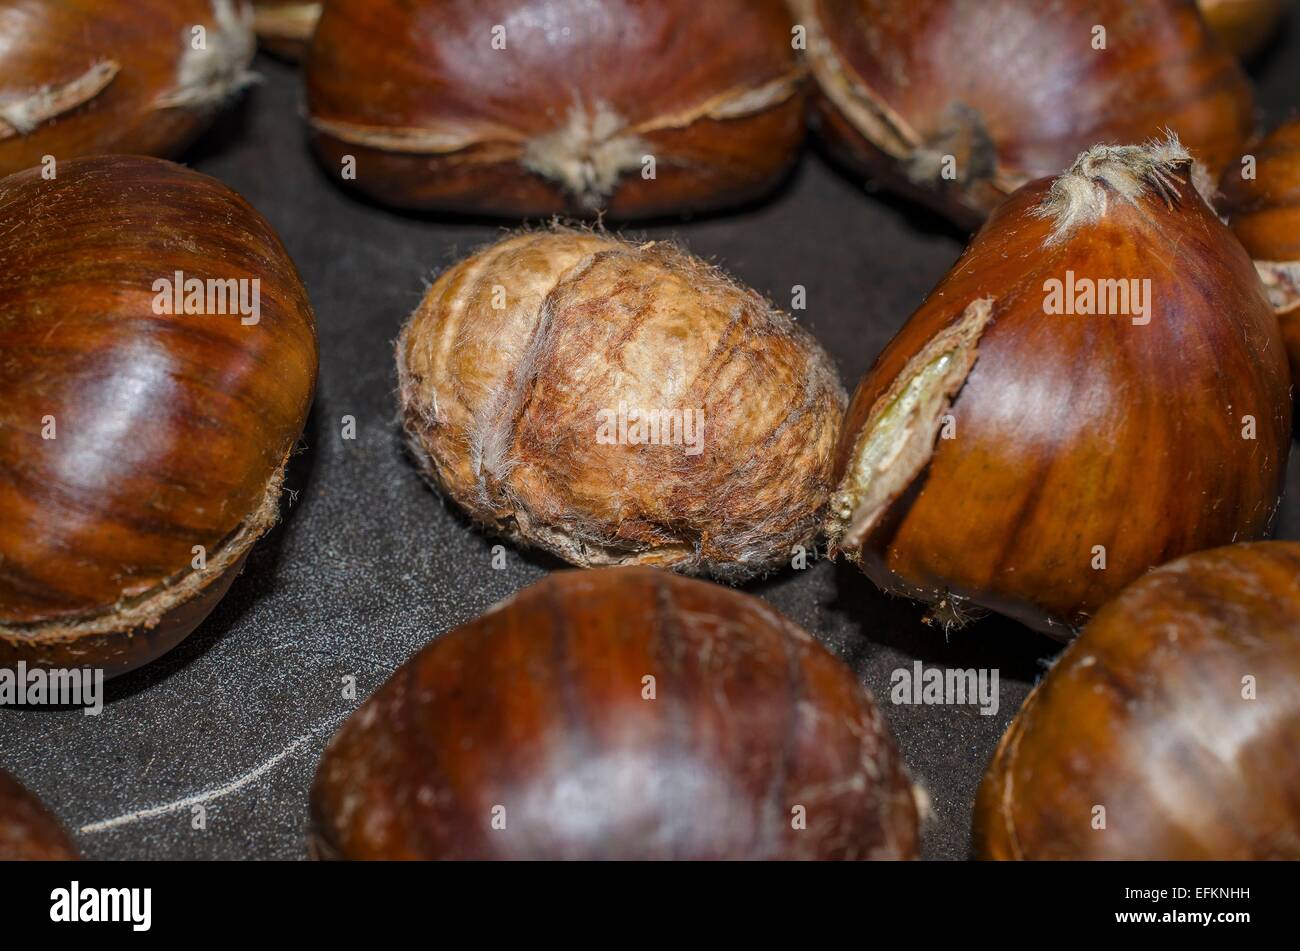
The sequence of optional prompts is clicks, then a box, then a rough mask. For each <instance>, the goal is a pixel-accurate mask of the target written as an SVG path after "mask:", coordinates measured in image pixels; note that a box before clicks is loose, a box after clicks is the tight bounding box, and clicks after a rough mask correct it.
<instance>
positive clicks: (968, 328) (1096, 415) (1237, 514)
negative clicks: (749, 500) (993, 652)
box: [828, 140, 1291, 638]
mask: <svg viewBox="0 0 1300 951" xmlns="http://www.w3.org/2000/svg"><path fill="white" fill-rule="evenodd" d="M1290 385H1291V384H1290V374H1289V371H1288V368H1287V363H1286V353H1285V350H1284V348H1283V345H1282V337H1281V334H1280V333H1279V330H1278V324H1277V319H1276V317H1274V315H1273V311H1272V308H1271V307H1270V306H1269V303H1268V300H1267V299H1266V297H1265V294H1264V289H1263V286H1262V285H1261V284H1260V282H1259V279H1258V277H1257V276H1256V273H1255V268H1254V266H1253V264H1252V263H1251V260H1250V258H1249V256H1248V255H1247V254H1246V252H1245V250H1244V249H1243V248H1242V247H1241V244H1240V243H1239V242H1238V241H1237V240H1236V238H1234V237H1233V235H1232V233H1231V232H1230V231H1229V230H1228V229H1227V228H1226V227H1225V226H1224V225H1223V224H1222V222H1220V220H1219V219H1218V217H1217V216H1216V215H1215V213H1214V212H1213V210H1212V209H1211V208H1210V207H1209V206H1208V205H1207V204H1206V203H1205V201H1204V200H1203V199H1202V197H1201V195H1200V193H1199V192H1198V191H1197V189H1196V187H1195V186H1194V180H1193V169H1192V166H1191V163H1190V160H1189V156H1188V154H1187V152H1186V151H1185V150H1184V149H1183V148H1182V147H1181V146H1180V145H1179V144H1178V142H1177V140H1169V141H1162V142H1153V143H1151V144H1149V145H1147V146H1097V147H1095V148H1092V149H1090V150H1088V151H1087V152H1085V153H1083V154H1082V155H1080V156H1079V159H1078V161H1076V162H1075V164H1074V165H1073V167H1072V168H1071V169H1070V170H1069V171H1067V172H1066V173H1065V174H1063V175H1061V176H1060V177H1058V178H1056V179H1055V180H1053V179H1042V180H1040V181H1038V182H1034V183H1031V184H1029V185H1026V186H1025V187H1023V188H1021V189H1020V190H1019V191H1017V192H1016V193H1015V194H1013V195H1012V196H1011V197H1010V198H1009V199H1007V201H1006V202H1005V203H1004V204H1003V205H1002V206H1001V207H1000V208H999V209H998V210H997V211H996V212H995V213H994V214H993V217H992V218H990V219H989V221H988V223H987V224H986V225H985V226H984V227H983V229H982V230H981V231H980V232H979V233H978V234H977V235H976V236H975V238H974V239H973V240H972V242H971V244H970V245H969V246H968V247H967V248H966V251H965V252H964V253H963V255H962V256H961V258H960V259H959V260H958V262H957V264H956V265H955V266H954V267H953V269H952V270H951V271H950V272H949V273H948V275H947V277H945V278H944V280H943V281H942V282H941V283H940V284H939V285H938V287H936V288H935V290H934V291H933V292H931V294H930V296H929V298H928V299H927V300H926V301H925V303H924V304H922V305H921V307H920V309H918V310H917V311H916V312H915V313H914V314H913V315H912V316H911V318H909V319H908V321H907V323H906V324H905V325H904V327H903V329H902V330H901V331H900V332H899V334H898V335H897V336H896V337H895V338H894V339H893V340H892V341H891V342H890V344H889V345H888V346H887V347H886V348H885V350H884V351H883V353H882V354H881V355H880V357H879V358H878V359H877V361H876V363H875V365H874V366H873V367H872V369H871V370H870V371H869V372H868V373H867V375H866V377H864V379H863V380H862V382H861V383H860V384H859V386H858V389H857V392H856V393H855V394H854V397H853V399H852V401H851V403H850V406H849V411H848V414H847V416H846V419H845V425H844V432H843V435H842V437H841V442H840V462H839V466H840V468H839V473H840V476H841V478H840V482H839V488H838V489H837V490H836V492H835V494H834V495H833V496H832V499H831V503H830V513H831V514H830V519H829V524H828V533H829V535H830V537H831V543H832V550H833V551H834V550H838V551H840V552H843V553H844V554H845V555H847V556H848V557H849V558H850V559H851V560H853V561H855V562H857V563H858V564H859V565H860V566H861V567H862V569H863V570H864V571H865V572H866V573H867V574H868V575H869V576H870V577H871V578H872V580H874V581H875V582H876V583H877V584H878V585H879V586H880V587H882V588H884V589H886V590H888V591H892V592H897V593H900V594H905V595H909V596H911V597H915V598H918V599H920V600H923V601H925V602H928V603H929V604H931V605H932V606H933V609H934V610H933V613H932V617H935V618H936V619H938V620H941V621H943V622H945V623H960V622H961V621H962V620H963V619H964V618H966V617H967V616H969V615H972V614H976V613H979V612H981V611H983V610H991V611H995V612H999V613H1001V614H1006V615H1009V616H1011V617H1013V618H1016V619H1017V620H1020V621H1022V622H1023V623H1025V624H1027V625H1029V626H1031V627H1034V628H1037V629H1039V630H1042V631H1045V632H1047V633H1049V634H1051V635H1053V636H1055V637H1058V638H1067V637H1069V636H1071V634H1072V633H1073V632H1074V631H1075V630H1076V629H1077V628H1079V627H1081V626H1082V625H1083V624H1084V623H1085V622H1086V621H1087V620H1088V618H1089V617H1091V616H1092V615H1093V614H1095V613H1096V611H1097V610H1098V609H1099V608H1100V607H1101V606H1102V605H1103V604H1104V603H1105V602H1106V601H1108V600H1109V599H1110V598H1112V597H1113V596H1114V595H1116V594H1118V593H1119V591H1120V590H1121V589H1122V588H1123V587H1124V586H1125V585H1127V584H1128V583H1129V582H1131V581H1132V580H1133V579H1135V578H1137V577H1138V576H1139V575H1141V574H1143V573H1144V572H1146V571H1147V570H1148V569H1150V568H1153V567H1155V566H1156V565H1159V564H1162V563H1164V562H1166V561H1168V560H1170V559H1171V558H1175V557H1178V556H1180V555H1183V554H1187V553H1190V552H1193V551H1197V550H1199V549H1204V548H1212V547H1216V546H1218V545H1224V544H1228V543H1230V542H1233V541H1237V540H1254V539H1258V538H1262V537H1265V536H1267V534H1268V533H1269V532H1270V530H1271V527H1272V524H1273V521H1274V517H1275V515H1276V513H1277V511H1278V506H1279V503H1280V499H1281V493H1282V487H1283V482H1284V478H1285V471H1286V463H1287V454H1288V450H1289V448H1290V432H1291V399H1290Z"/></svg>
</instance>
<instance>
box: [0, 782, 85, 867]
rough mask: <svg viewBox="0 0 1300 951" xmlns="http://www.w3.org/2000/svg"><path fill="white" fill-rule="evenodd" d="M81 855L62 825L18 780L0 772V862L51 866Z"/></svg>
mask: <svg viewBox="0 0 1300 951" xmlns="http://www.w3.org/2000/svg"><path fill="white" fill-rule="evenodd" d="M79 858H81V855H80V854H79V853H78V852H77V847H76V845H75V844H73V841H72V838H71V837H70V836H69V835H68V833H67V831H66V830H65V829H64V828H63V825H62V824H61V823H60V822H59V820H58V819H56V818H55V817H54V816H53V815H52V814H51V813H50V811H49V810H48V809H46V808H45V805H44V804H43V803H42V802H41V801H40V800H39V799H37V798H36V797H35V796H34V795H32V793H31V792H29V791H28V790H27V789H25V788H24V787H23V786H22V784H20V783H19V782H18V780H16V779H14V778H13V777H12V776H10V775H9V774H8V773H6V772H5V771H4V770H0V862H54V861H67V860H73V859H79Z"/></svg>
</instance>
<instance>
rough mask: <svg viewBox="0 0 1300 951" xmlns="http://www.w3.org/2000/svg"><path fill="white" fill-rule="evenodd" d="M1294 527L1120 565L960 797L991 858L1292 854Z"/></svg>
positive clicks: (1299, 548)
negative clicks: (1097, 608) (967, 798)
mask: <svg viewBox="0 0 1300 951" xmlns="http://www.w3.org/2000/svg"><path fill="white" fill-rule="evenodd" d="M1298 635H1300V544H1296V543H1294V542H1259V543H1255V544H1240V545H1232V546H1229V547H1226V548H1218V549H1214V550H1212V551H1205V552H1200V553H1198V554H1195V555H1190V556H1188V557H1186V558H1183V559H1180V560H1178V561H1175V562H1173V563H1171V564H1168V565H1165V566H1163V567H1161V568H1159V569H1157V570H1155V571H1152V572H1151V573H1150V574H1148V575H1146V576H1145V577H1143V578H1142V579H1140V580H1139V581H1136V582H1134V583H1133V584H1132V585H1131V586H1130V587H1129V588H1128V589H1127V590H1125V591H1124V593H1123V594H1121V595H1120V596H1119V597H1118V598H1116V599H1115V600H1114V601H1113V602H1111V603H1110V604H1108V605H1107V606H1106V607H1105V608H1104V609H1103V610H1102V611H1101V613H1099V614H1098V615H1097V617H1096V618H1095V619H1094V620H1093V621H1092V623H1090V624H1089V625H1088V627H1087V628H1086V629H1085V630H1084V632H1083V633H1082V634H1081V635H1080V636H1079V638H1078V639H1077V640H1076V641H1075V642H1074V643H1073V644H1071V645H1070V646H1069V648H1067V649H1066V651H1065V653H1064V654H1063V655H1062V656H1061V658H1060V660H1058V661H1057V662H1056V665H1055V666H1054V667H1053V668H1052V670H1051V671H1050V672H1049V673H1048V675H1047V676H1046V677H1045V678H1044V679H1043V681H1042V682H1041V683H1040V684H1039V685H1038V686H1037V687H1035V688H1034V691H1033V693H1031V694H1030V695H1029V699H1028V700H1026V701H1025V705H1024V707H1023V708H1022V709H1021V711H1020V713H1019V714H1018V715H1017V716H1016V719H1015V720H1014V721H1013V722H1012V724H1011V727H1010V728H1009V729H1008V730H1007V733H1006V735H1005V736H1004V737H1003V738H1002V742H1001V744H999V746H998V749H997V753H996V754H995V755H994V757H993V762H992V763H991V764H990V766H989V769H988V772H987V774H986V775H985V777H984V783H983V785H982V786H981V787H980V792H979V798H978V800H977V803H976V808H975V830H974V838H975V848H976V851H977V853H978V854H979V855H980V856H981V857H983V858H992V859H1161V860H1165V859H1168V860H1180V859H1292V860H1295V859H1300V636H1298Z"/></svg>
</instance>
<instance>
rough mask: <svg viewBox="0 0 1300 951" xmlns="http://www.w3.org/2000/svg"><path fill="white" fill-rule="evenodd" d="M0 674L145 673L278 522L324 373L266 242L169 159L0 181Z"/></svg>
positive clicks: (252, 224)
mask: <svg viewBox="0 0 1300 951" xmlns="http://www.w3.org/2000/svg"><path fill="white" fill-rule="evenodd" d="M0 275H2V276H3V279H0V353H2V354H3V355H4V358H3V359H2V360H0V665H5V664H13V663H15V662H16V661H26V662H27V663H29V664H40V665H44V666H51V667H65V666H87V665H89V666H95V667H102V668H104V669H105V671H106V673H108V674H110V675H111V674H115V673H121V672H122V671H125V670H129V669H131V668H133V667H136V666H139V665H140V664H143V663H145V662H146V661H148V660H151V659H152V658H154V657H157V656H158V655H159V654H161V653H163V652H164V651H166V650H169V649H170V648H171V647H172V646H174V645H175V644H176V643H178V642H179V641H180V640H181V639H182V638H184V637H185V636H186V635H187V634H189V633H190V631H191V630H193V628H194V627H195V626H196V625H197V624H198V623H199V622H200V621H201V620H202V619H203V618H204V617H205V616H206V615H207V613H208V612H209V611H211V610H212V608H213V607H214V606H215V604H216V602H217V601H218V600H219V599H220V598H221V596H222V595H223V594H224V593H225V591H226V589H227V588H228V587H229V585H230V583H231V582H232V581H233V579H234V577H235V575H236V574H237V573H238V572H239V569H240V566H241V565H242V563H243V559H244V557H245V555H247V553H248V551H249V549H250V548H251V547H252V545H253V543H254V542H256V541H257V539H258V537H259V536H261V535H262V534H263V533H264V532H265V531H266V530H267V529H268V528H269V527H270V526H271V525H272V524H273V523H274V522H275V520H276V518H277V514H278V512H279V502H280V487H281V481H282V478H283V473H284V465H285V460H286V459H287V457H288V455H289V452H290V451H291V450H292V449H293V447H294V444H295V442H296V441H297V439H298V436H299V434H300V433H301V432H302V428H303V423H304V421H305V420H306V415H307V408H308V405H309V404H310V402H311V395H312V388H313V386H314V382H315V377H316V331H315V323H314V320H313V318H312V312H311V306H310V304H308V302H307V295H306V292H305V291H304V290H303V286H302V283H301V281H300V280H299V278H298V274H297V271H296V270H295V269H294V266H293V263H292V262H291V261H290V260H289V257H288V255H287V254H286V253H285V250H284V247H283V246H282V245H281V244H280V241H279V239H278V238H277V237H276V235H275V233H274V232H273V231H272V230H271V227H270V225H268V224H267V222H266V221H265V220H264V219H263V218H262V216H261V215H259V214H258V213H257V212H256V211H254V210H253V209H252V208H251V207H249V205H248V204H247V203H246V202H245V201H244V200H243V199H242V198H240V197H239V196H238V195H236V194H235V193H234V192H233V191H231V190H230V189H229V188H227V187H226V186H225V185H223V184H221V183H220V182H218V181H216V180H215V179H212V178H208V177H207V176H206V175H199V174H197V173H195V172H191V171H189V170H187V169H185V168H182V167H181V166H179V165H174V164H172V163H171V162H166V161H163V160H161V159H152V158H133V157H126V156H107V157H93V158H84V159H74V160H72V161H69V162H64V163H60V165H59V172H58V175H57V177H56V178H53V179H50V180H47V179H46V178H44V177H43V176H42V174H41V169H39V168H34V169H30V170H28V171H26V172H20V173H18V174H17V175H11V176H9V177H8V178H5V179H2V180H0Z"/></svg>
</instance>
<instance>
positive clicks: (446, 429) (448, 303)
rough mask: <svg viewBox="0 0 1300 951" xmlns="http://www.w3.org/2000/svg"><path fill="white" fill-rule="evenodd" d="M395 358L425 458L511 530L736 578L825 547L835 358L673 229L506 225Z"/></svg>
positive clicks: (491, 519)
mask: <svg viewBox="0 0 1300 951" xmlns="http://www.w3.org/2000/svg"><path fill="white" fill-rule="evenodd" d="M397 364H398V381H399V385H400V399H401V410H402V419H403V422H404V424H405V427H406V431H407V437H408V445H409V447H410V450H411V454H412V456H413V457H414V458H415V459H416V461H417V462H418V464H419V465H420V468H421V470H422V471H423V472H424V473H425V474H426V475H427V476H428V478H429V479H430V480H431V481H432V482H433V483H434V484H435V485H436V486H437V487H438V488H439V489H440V490H441V491H442V492H443V493H445V494H446V495H447V496H448V497H450V498H451V499H452V500H453V501H455V502H456V503H458V504H459V505H460V506H461V507H462V508H463V509H464V510H465V511H466V512H467V513H468V514H469V515H470V517H471V518H472V519H474V521H475V522H477V523H478V524H480V525H482V526H485V527H486V528H488V529H489V530H490V531H493V532H495V533H498V534H502V535H505V536H506V537H508V538H510V539H512V540H513V541H515V542H518V543H522V544H527V545H533V546H536V547H538V548H541V549H543V550H545V551H548V552H550V553H552V554H554V555H556V556H558V557H560V558H563V559H565V560H567V561H569V562H571V563H573V564H576V565H580V566H583V567H590V566H594V565H618V564H649V565H656V566H660V567H668V568H675V569H678V570H681V571H686V572H692V573H706V574H711V575H714V576H715V577H720V578H723V579H726V580H730V581H740V580H743V579H745V578H749V577H751V576H753V575H755V574H759V573H762V572H765V571H770V570H773V569H775V568H777V567H779V566H781V565H783V564H786V563H788V562H789V560H790V559H791V557H792V556H793V555H795V554H796V548H798V547H802V548H803V549H804V550H805V551H808V550H811V549H812V547H813V545H814V544H815V543H816V540H817V535H818V532H819V528H820V522H821V520H822V516H823V514H824V511H825V507H826V499H827V496H828V495H829V493H830V488H831V486H832V484H833V482H832V475H833V466H834V453H835V444H836V439H837V437H838V435H839V428H840V421H841V417H842V415H843V407H844V391H843V390H842V389H841V387H840V383H839V379H838V377H837V375H836V372H835V367H834V365H833V364H832V363H831V360H830V358H829V357H828V356H827V355H826V353H825V351H824V350H822V348H821V347H820V345H818V343H817V342H816V340H814V339H813V337H812V335H811V334H809V333H808V332H807V331H806V330H804V329H803V328H801V327H799V326H797V325H796V324H794V323H793V322H792V321H791V320H790V318H789V317H788V316H786V315H785V314H783V313H781V312H780V311H778V310H776V309H775V308H774V307H772V306H771V304H769V303H768V302H767V301H766V300H764V299H763V298H761V297H760V296H759V295H758V294H756V293H754V292H753V291H751V290H748V289H746V288H743V287H741V286H739V285H737V284H735V283H733V282H732V281H730V280H728V279H727V278H726V277H725V276H724V275H723V274H722V273H721V272H719V271H718V270H716V269H714V268H712V267H710V266H708V265H707V264H705V263H704V262H703V261H701V260H699V259H698V258H694V257H691V256H690V255H689V254H686V253H685V252H683V251H680V250H678V249H677V248H675V247H673V246H672V245H670V244H665V243H662V242H659V243H656V242H651V243H648V244H642V245H635V244H630V243H628V242H625V241H622V240H619V239H617V238H614V237H610V236H608V235H604V234H597V233H588V232H583V231H564V230H557V231H547V232H537V233H524V234H520V235H516V236H513V237H509V238H506V239H505V240H503V241H500V242H498V243H497V244H494V245H492V246H490V247H488V248H486V249H484V250H482V251H480V252H479V253H477V254H475V255H473V256H472V257H470V258H467V259H466V260H464V261H462V262H461V263H460V264H457V265H456V266H455V267H453V268H451V269H450V270H448V271H447V272H446V273H444V274H443V275H442V276H441V277H440V278H439V279H438V281H437V282H436V283H435V284H434V285H433V287H432V288H430V290H429V292H428V293H427V294H426V295H425V297H424V300H423V302H422V303H421V304H420V307H419V308H418V309H417V310H416V312H415V313H414V314H413V315H412V316H411V319H410V321H409V322H408V323H407V325H406V327H405V329H404V330H403V331H402V335H401V338H400V339H399V340H398V344H397Z"/></svg>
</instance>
